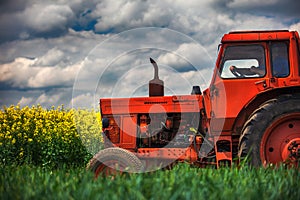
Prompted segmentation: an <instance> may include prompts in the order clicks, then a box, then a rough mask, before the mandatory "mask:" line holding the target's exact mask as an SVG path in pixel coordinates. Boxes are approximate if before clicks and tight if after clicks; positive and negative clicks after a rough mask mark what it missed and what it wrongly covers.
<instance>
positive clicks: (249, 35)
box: [221, 30, 294, 43]
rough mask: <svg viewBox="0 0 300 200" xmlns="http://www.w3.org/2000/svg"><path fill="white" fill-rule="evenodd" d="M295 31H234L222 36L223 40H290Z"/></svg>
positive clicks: (223, 41) (224, 41)
mask: <svg viewBox="0 0 300 200" xmlns="http://www.w3.org/2000/svg"><path fill="white" fill-rule="evenodd" d="M293 34H294V31H288V30H264V31H232V32H229V33H227V34H225V35H224V36H223V37H222V40H221V42H222V43H226V42H241V41H266V40H289V39H290V37H291V36H292V35H293Z"/></svg>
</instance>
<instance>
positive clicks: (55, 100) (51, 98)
mask: <svg viewBox="0 0 300 200" xmlns="http://www.w3.org/2000/svg"><path fill="white" fill-rule="evenodd" d="M61 97H62V93H57V94H54V95H47V94H45V93H43V94H41V95H40V96H39V97H38V98H37V100H36V101H35V103H36V104H41V105H58V104H59V100H60V99H61Z"/></svg>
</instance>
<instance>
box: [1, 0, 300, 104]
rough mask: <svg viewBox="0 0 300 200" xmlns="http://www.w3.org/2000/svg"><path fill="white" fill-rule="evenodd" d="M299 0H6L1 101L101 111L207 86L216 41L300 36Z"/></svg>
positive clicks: (2, 46) (215, 54) (3, 13)
mask: <svg viewBox="0 0 300 200" xmlns="http://www.w3.org/2000/svg"><path fill="white" fill-rule="evenodd" d="M299 9H300V1H299V0H264V1H261V0H204V1H199V0H185V1H183V0H164V1H163V0H151V1H150V0H135V1H132V0H116V1H111V0H93V1H91V0H72V1H67V0H52V1H50V0H43V1H38V0H1V1H0V51H1V53H0V106H1V107H3V106H10V105H12V104H13V105H17V104H19V105H21V106H22V107H23V106H27V105H28V106H32V105H37V104H40V105H42V106H43V107H46V108H49V107H51V106H60V105H64V106H65V107H69V108H71V107H76V108H78V107H97V106H98V102H99V98H105V97H132V96H147V95H148V82H149V80H151V79H152V78H153V67H152V65H151V63H150V62H149V58H150V57H152V58H153V59H154V60H156V62H157V63H158V66H159V77H160V79H162V80H163V81H164V85H165V94H166V95H174V94H190V92H191V88H192V85H199V86H200V87H201V89H202V90H204V89H206V88H207V87H208V85H209V81H210V78H211V76H212V72H213V69H214V65H215V60H216V56H217V50H218V44H219V42H220V40H221V37H222V35H223V34H224V33H228V32H229V31H236V30H265V29H273V30H274V29H288V30H297V31H298V32H300V14H299Z"/></svg>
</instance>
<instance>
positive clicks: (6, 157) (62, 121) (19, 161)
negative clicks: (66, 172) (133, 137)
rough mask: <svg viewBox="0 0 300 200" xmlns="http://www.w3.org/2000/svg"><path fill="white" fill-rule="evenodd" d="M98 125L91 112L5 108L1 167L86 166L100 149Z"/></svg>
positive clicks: (0, 127) (0, 142)
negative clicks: (27, 165) (25, 165)
mask: <svg viewBox="0 0 300 200" xmlns="http://www.w3.org/2000/svg"><path fill="white" fill-rule="evenodd" d="M99 122H100V114H99V113H97V112H95V111H91V110H74V109H70V110H66V109H64V108H63V106H61V107H57V108H54V107H52V108H51V109H49V110H46V109H44V108H42V107H41V106H39V105H38V106H33V107H31V108H29V107H24V108H20V107H19V106H10V107H9V108H6V107H4V108H3V110H1V112H0V151H1V152H2V153H1V155H0V163H1V164H2V165H24V164H29V165H35V166H43V167H50V168H57V167H61V166H83V165H85V164H86V163H87V161H88V160H89V159H90V158H91V157H92V154H94V153H95V151H96V150H97V149H98V150H99V149H101V145H102V137H101V129H100V123H99ZM91 150H93V151H94V152H91Z"/></svg>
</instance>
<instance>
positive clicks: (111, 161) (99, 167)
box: [87, 147, 143, 178]
mask: <svg viewBox="0 0 300 200" xmlns="http://www.w3.org/2000/svg"><path fill="white" fill-rule="evenodd" d="M142 166H143V165H142V162H141V160H140V159H139V158H138V157H136V156H135V155H134V154H133V153H132V152H130V151H127V150H125V149H122V148H117V147H111V148H107V149H103V150H101V151H99V152H98V153H97V154H96V155H95V156H94V157H93V158H92V159H91V160H90V162H89V163H88V166H87V169H88V170H91V171H92V172H93V173H94V174H95V177H96V178H97V177H98V176H99V175H104V176H110V175H116V174H122V173H124V172H128V173H138V172H140V171H141V170H142Z"/></svg>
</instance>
